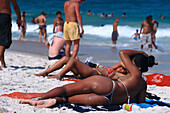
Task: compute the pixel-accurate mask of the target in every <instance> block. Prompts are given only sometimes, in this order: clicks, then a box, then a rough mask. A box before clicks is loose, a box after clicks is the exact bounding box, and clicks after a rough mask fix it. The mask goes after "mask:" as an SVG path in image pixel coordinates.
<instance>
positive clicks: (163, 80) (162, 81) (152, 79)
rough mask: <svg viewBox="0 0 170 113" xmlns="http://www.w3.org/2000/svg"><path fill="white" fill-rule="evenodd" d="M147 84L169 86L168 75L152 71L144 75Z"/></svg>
mask: <svg viewBox="0 0 170 113" xmlns="http://www.w3.org/2000/svg"><path fill="white" fill-rule="evenodd" d="M145 77H146V81H147V85H157V86H170V75H163V74H159V73H153V74H149V75H145Z"/></svg>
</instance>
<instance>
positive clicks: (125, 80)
mask: <svg viewBox="0 0 170 113" xmlns="http://www.w3.org/2000/svg"><path fill="white" fill-rule="evenodd" d="M119 56H120V58H121V60H122V62H123V64H124V65H125V67H126V69H127V70H128V73H127V75H126V76H123V77H121V78H119V79H118V80H117V81H113V80H111V79H110V78H108V77H105V76H91V77H88V78H86V79H84V80H81V81H79V82H76V83H71V84H67V85H64V86H61V87H56V88H54V89H52V90H50V91H48V92H47V93H45V94H43V95H42V96H40V97H38V98H36V99H32V100H30V99H28V100H27V99H26V100H20V102H19V103H21V104H30V105H33V106H36V107H38V108H48V107H52V106H53V105H55V104H59V103H66V102H69V103H73V104H81V105H87V106H89V105H90V106H92V105H96V106H107V105H118V104H123V103H126V102H128V103H130V102H132V101H133V100H134V99H136V102H137V103H142V102H145V95H146V89H147V84H146V81H145V79H144V78H143V74H142V73H143V72H147V71H148V67H152V66H153V65H155V58H154V56H149V57H148V56H147V54H146V53H144V52H142V51H134V50H122V51H120V52H119Z"/></svg>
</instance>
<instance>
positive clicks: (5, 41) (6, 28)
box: [0, 0, 21, 69]
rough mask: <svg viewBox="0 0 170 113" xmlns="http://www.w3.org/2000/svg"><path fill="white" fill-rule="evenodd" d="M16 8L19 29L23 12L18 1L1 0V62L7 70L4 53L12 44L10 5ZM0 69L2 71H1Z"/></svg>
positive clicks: (2, 66)
mask: <svg viewBox="0 0 170 113" xmlns="http://www.w3.org/2000/svg"><path fill="white" fill-rule="evenodd" d="M11 2H12V5H13V7H14V10H15V13H16V15H17V24H18V27H20V25H21V12H20V9H19V6H18V4H17V1H16V0H0V60H1V68H5V67H6V64H5V60H4V53H5V50H6V49H8V48H9V47H10V45H11V43H12V39H11V8H10V4H11ZM1 68H0V69H1Z"/></svg>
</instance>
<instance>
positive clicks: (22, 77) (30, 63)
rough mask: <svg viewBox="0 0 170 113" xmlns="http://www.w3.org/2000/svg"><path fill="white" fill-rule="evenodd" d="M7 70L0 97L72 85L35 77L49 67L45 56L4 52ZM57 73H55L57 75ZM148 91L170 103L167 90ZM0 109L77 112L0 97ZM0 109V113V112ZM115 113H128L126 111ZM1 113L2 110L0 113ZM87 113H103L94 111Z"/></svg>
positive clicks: (150, 112)
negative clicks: (35, 74)
mask: <svg viewBox="0 0 170 113" xmlns="http://www.w3.org/2000/svg"><path fill="white" fill-rule="evenodd" d="M5 56H6V58H5V60H6V63H7V68H5V69H3V71H0V86H1V87H0V95H1V94H9V93H13V92H29V93H31V92H39V93H40V92H46V91H49V90H50V89H52V88H54V87H57V86H62V85H64V84H68V83H72V82H68V81H59V80H56V79H47V78H43V77H37V76H34V75H33V73H38V72H41V71H43V70H44V69H45V67H47V66H48V60H47V58H46V57H43V56H40V55H34V54H28V53H22V52H14V51H7V52H6V53H5ZM56 73H57V72H56ZM148 92H150V93H154V94H156V95H157V96H159V97H161V101H163V102H168V103H170V87H158V86H155V85H153V86H148ZM0 108H1V109H2V108H3V109H6V112H5V113H14V112H16V113H25V112H27V113H76V111H74V110H72V109H68V108H66V107H63V108H60V109H59V108H57V107H56V108H53V109H50V108H43V109H39V108H35V107H33V106H30V105H27V104H19V99H13V98H9V97H0ZM1 109H0V110H1ZM114 112H115V113H127V111H125V110H119V111H114ZM133 112H134V113H136V112H138V113H160V112H161V113H170V108H168V107H160V106H156V107H153V108H147V109H141V110H140V111H132V113H133ZM0 113H1V111H0ZM90 113H104V111H96V112H94V111H93V112H92V111H91V112H90Z"/></svg>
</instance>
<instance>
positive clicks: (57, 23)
mask: <svg viewBox="0 0 170 113" xmlns="http://www.w3.org/2000/svg"><path fill="white" fill-rule="evenodd" d="M56 16H57V18H56V19H55V20H54V22H53V25H54V26H53V33H55V27H56V26H63V25H64V21H63V19H62V18H61V14H58V15H56Z"/></svg>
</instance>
